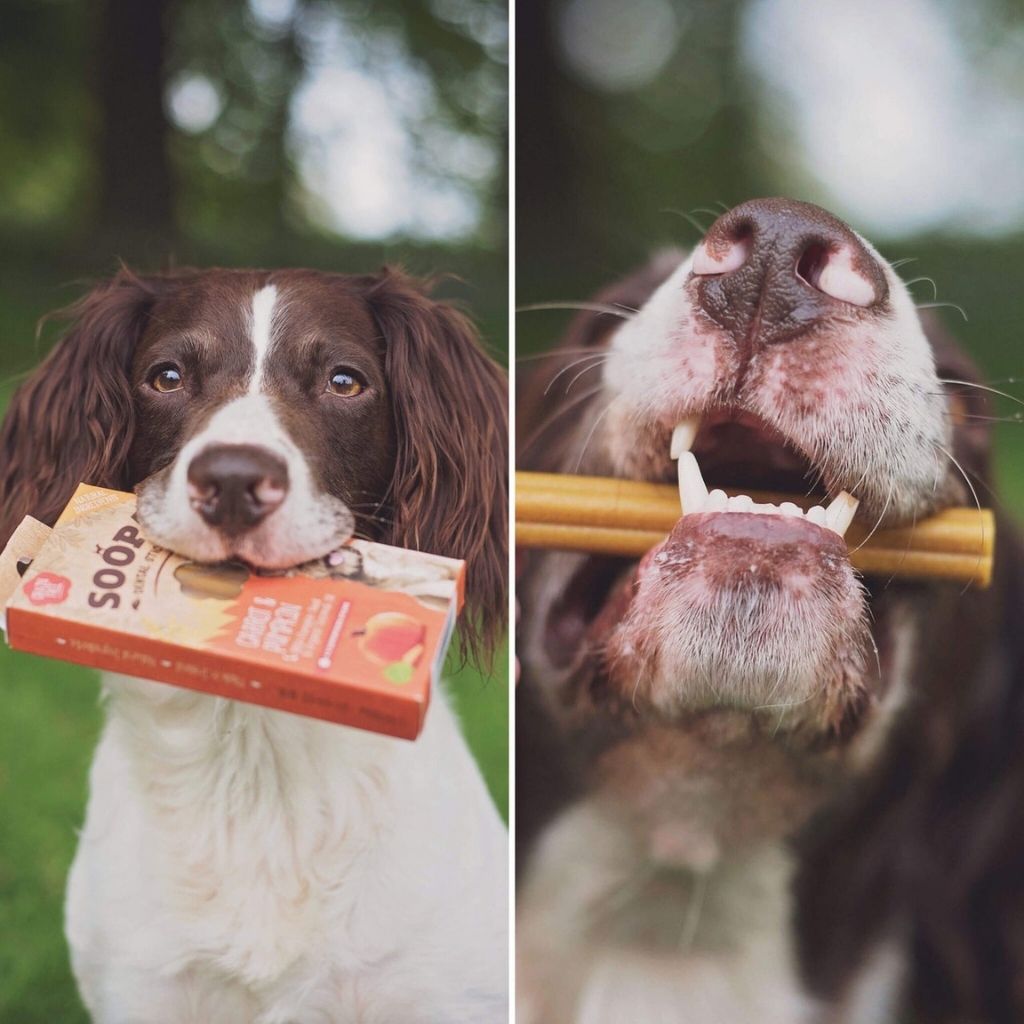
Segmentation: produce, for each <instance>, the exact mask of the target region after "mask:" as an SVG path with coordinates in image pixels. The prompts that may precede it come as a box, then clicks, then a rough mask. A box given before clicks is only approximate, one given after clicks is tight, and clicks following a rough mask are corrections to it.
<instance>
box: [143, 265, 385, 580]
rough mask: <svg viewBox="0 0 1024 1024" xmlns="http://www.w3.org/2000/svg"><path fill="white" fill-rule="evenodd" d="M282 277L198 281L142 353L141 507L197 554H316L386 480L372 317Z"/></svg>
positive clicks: (344, 532) (375, 498)
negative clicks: (275, 278) (196, 285)
mask: <svg viewBox="0 0 1024 1024" xmlns="http://www.w3.org/2000/svg"><path fill="white" fill-rule="evenodd" d="M279 277H280V279H279V280H278V281H276V282H275V281H274V280H272V279H267V275H252V274H249V275H237V274H236V275H226V276H225V277H224V278H223V279H221V280H216V279H215V280H214V281H213V282H206V283H205V284H201V285H200V286H199V287H198V288H196V289H195V290H192V291H190V292H189V293H188V295H187V296H186V297H184V298H177V299H176V300H175V302H174V305H173V307H172V308H167V309H158V310H157V315H155V316H153V317H152V319H151V324H152V326H151V327H150V329H149V330H148V331H147V333H146V334H145V335H144V336H143V339H142V341H141V342H140V345H139V347H138V351H137V353H136V356H135V361H134V368H133V378H134V380H133V384H134V387H135V389H136V400H137V402H138V403H139V406H140V409H139V414H138V416H137V431H138V433H137V437H136V440H135V443H134V444H133V448H132V457H131V461H132V464H133V470H134V471H133V475H135V476H137V477H139V478H141V479H142V482H141V483H140V484H139V485H138V486H137V488H136V489H137V492H138V495H139V506H138V508H139V520H140V522H141V524H142V526H143V528H144V529H145V530H146V531H147V532H148V533H149V534H150V535H151V536H152V537H153V539H154V540H156V541H158V542H159V543H161V544H163V545H165V546H167V547H169V548H172V549H173V550H175V551H177V552H179V553H181V554H183V555H186V556H187V557H190V558H193V559H196V560H199V561H204V562H210V561H220V560H224V559H228V558H237V559H242V560H244V561H246V562H249V563H250V564H252V565H255V566H259V567H263V568H284V567H288V566H292V565H296V564H299V563H301V562H304V561H307V560H309V559H312V558H315V557H319V556H322V555H324V554H326V553H328V552H329V551H331V550H333V549H334V548H336V547H338V546H339V545H340V544H341V543H343V542H344V541H345V540H347V539H348V537H349V536H351V534H352V532H353V528H354V525H355V517H354V515H353V511H352V509H353V507H355V508H361V509H371V508H374V507H376V505H378V504H379V503H380V501H381V500H382V499H383V496H384V492H385V490H386V484H387V480H388V478H389V473H390V469H391V464H392V462H393V441H392V436H391V435H392V431H391V416H390V411H389V408H388V396H387V389H386V384H385V377H384V368H383V352H382V346H381V343H380V339H379V331H378V330H377V329H376V327H375V326H374V324H373V322H372V320H371V318H370V317H369V315H368V313H367V312H365V310H363V309H361V308H360V304H359V303H357V302H355V301H354V300H353V299H352V298H351V297H348V298H347V299H346V297H345V296H344V295H341V296H340V297H339V296H338V295H336V294H335V295H334V296H329V295H327V294H316V293H317V292H321V291H322V292H324V293H325V292H326V289H317V288H316V287H315V279H313V280H306V279H303V278H301V277H300V278H298V279H294V278H292V277H289V276H287V275H281V276H279Z"/></svg>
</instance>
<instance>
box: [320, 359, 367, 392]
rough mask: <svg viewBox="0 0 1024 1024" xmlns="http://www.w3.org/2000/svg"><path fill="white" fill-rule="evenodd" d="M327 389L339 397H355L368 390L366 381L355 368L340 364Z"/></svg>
mask: <svg viewBox="0 0 1024 1024" xmlns="http://www.w3.org/2000/svg"><path fill="white" fill-rule="evenodd" d="M327 390H328V391H330V393H331V394H332V395H337V396H338V397H339V398H355V397H356V395H359V394H362V393H363V391H364V390H366V381H365V380H364V379H363V378H362V377H361V376H360V375H359V374H358V373H356V371H355V370H349V369H347V368H346V367H343V366H339V367H336V368H335V370H334V372H333V373H332V374H331V379H330V380H329V381H328V382H327Z"/></svg>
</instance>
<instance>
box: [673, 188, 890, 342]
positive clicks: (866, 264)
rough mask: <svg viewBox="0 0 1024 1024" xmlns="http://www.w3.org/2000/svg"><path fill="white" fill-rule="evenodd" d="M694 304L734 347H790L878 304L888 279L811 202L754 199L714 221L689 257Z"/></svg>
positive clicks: (839, 223)
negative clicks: (816, 329)
mask: <svg viewBox="0 0 1024 1024" xmlns="http://www.w3.org/2000/svg"><path fill="white" fill-rule="evenodd" d="M692 273H693V277H694V280H695V281H696V284H697V301H698V303H699V305H700V306H701V308H702V309H703V310H704V312H705V313H707V315H708V316H709V317H710V318H711V319H712V320H714V321H715V322H716V323H717V324H719V325H720V326H721V327H724V328H725V329H726V330H727V331H728V332H729V333H730V334H731V335H732V337H733V338H734V340H735V341H736V342H737V343H740V344H748V345H751V346H753V345H756V344H769V345H770V344H774V343H777V342H782V341H788V340H789V339H790V338H793V337H795V336H797V335H799V334H801V333H802V332H803V331H805V330H806V329H807V328H808V327H811V326H813V325H814V324H815V323H817V322H819V321H821V320H824V319H826V318H827V317H832V316H837V315H838V316H841V315H843V314H844V313H846V314H850V313H852V312H853V311H854V308H867V307H874V306H878V305H879V304H881V303H883V302H885V300H886V299H887V298H888V294H889V289H888V284H887V282H886V278H885V273H884V272H883V270H882V267H881V265H880V264H879V262H878V260H877V259H876V258H875V257H874V256H872V254H871V253H870V252H869V251H868V249H867V247H866V246H865V245H864V243H863V242H862V241H861V240H860V239H859V238H858V237H857V236H856V235H855V234H854V233H853V231H851V230H850V228H848V227H847V226H846V225H845V224H844V223H843V222H842V221H841V220H839V219H838V218H836V217H833V216H832V214H830V213H828V211H826V210H823V209H821V207H819V206H813V205H812V204H811V203H800V202H796V201H795V200H791V199H754V200H751V201H750V202H748V203H743V204H742V205H740V206H737V207H735V208H734V209H732V210H730V211H729V212H728V213H726V214H724V215H723V216H721V217H719V218H718V220H717V221H715V223H714V224H713V225H712V226H711V229H710V230H709V231H708V233H707V235H705V237H704V240H703V241H702V242H701V243H700V245H698V247H697V249H696V250H695V251H694V254H693V265H692Z"/></svg>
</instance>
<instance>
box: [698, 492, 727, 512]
mask: <svg viewBox="0 0 1024 1024" xmlns="http://www.w3.org/2000/svg"><path fill="white" fill-rule="evenodd" d="M728 507H729V496H728V495H727V494H726V493H725V491H722V490H719V489H718V488H717V487H716V488H715V489H714V490H713V491H712V492H711V493H710V494H709V495H708V500H707V501H706V502H705V503H704V511H705V512H724V511H725V510H726V509H727V508H728Z"/></svg>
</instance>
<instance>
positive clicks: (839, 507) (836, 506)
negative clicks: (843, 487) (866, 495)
mask: <svg viewBox="0 0 1024 1024" xmlns="http://www.w3.org/2000/svg"><path fill="white" fill-rule="evenodd" d="M859 504H860V502H859V501H858V500H857V499H856V498H855V497H854V496H853V495H852V494H850V493H849V492H848V491H842V492H841V493H840V494H838V495H837V496H836V497H835V498H834V499H833V500H832V502H831V503H830V504H829V506H828V508H827V509H826V510H825V525H826V526H828V528H829V529H830V530H834V531H835V532H836V533H838V534H839V536H840V537H844V536H846V531H847V529H848V528H849V526H850V523H852V522H853V517H854V514H855V513H856V511H857V506H858V505H859Z"/></svg>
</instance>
